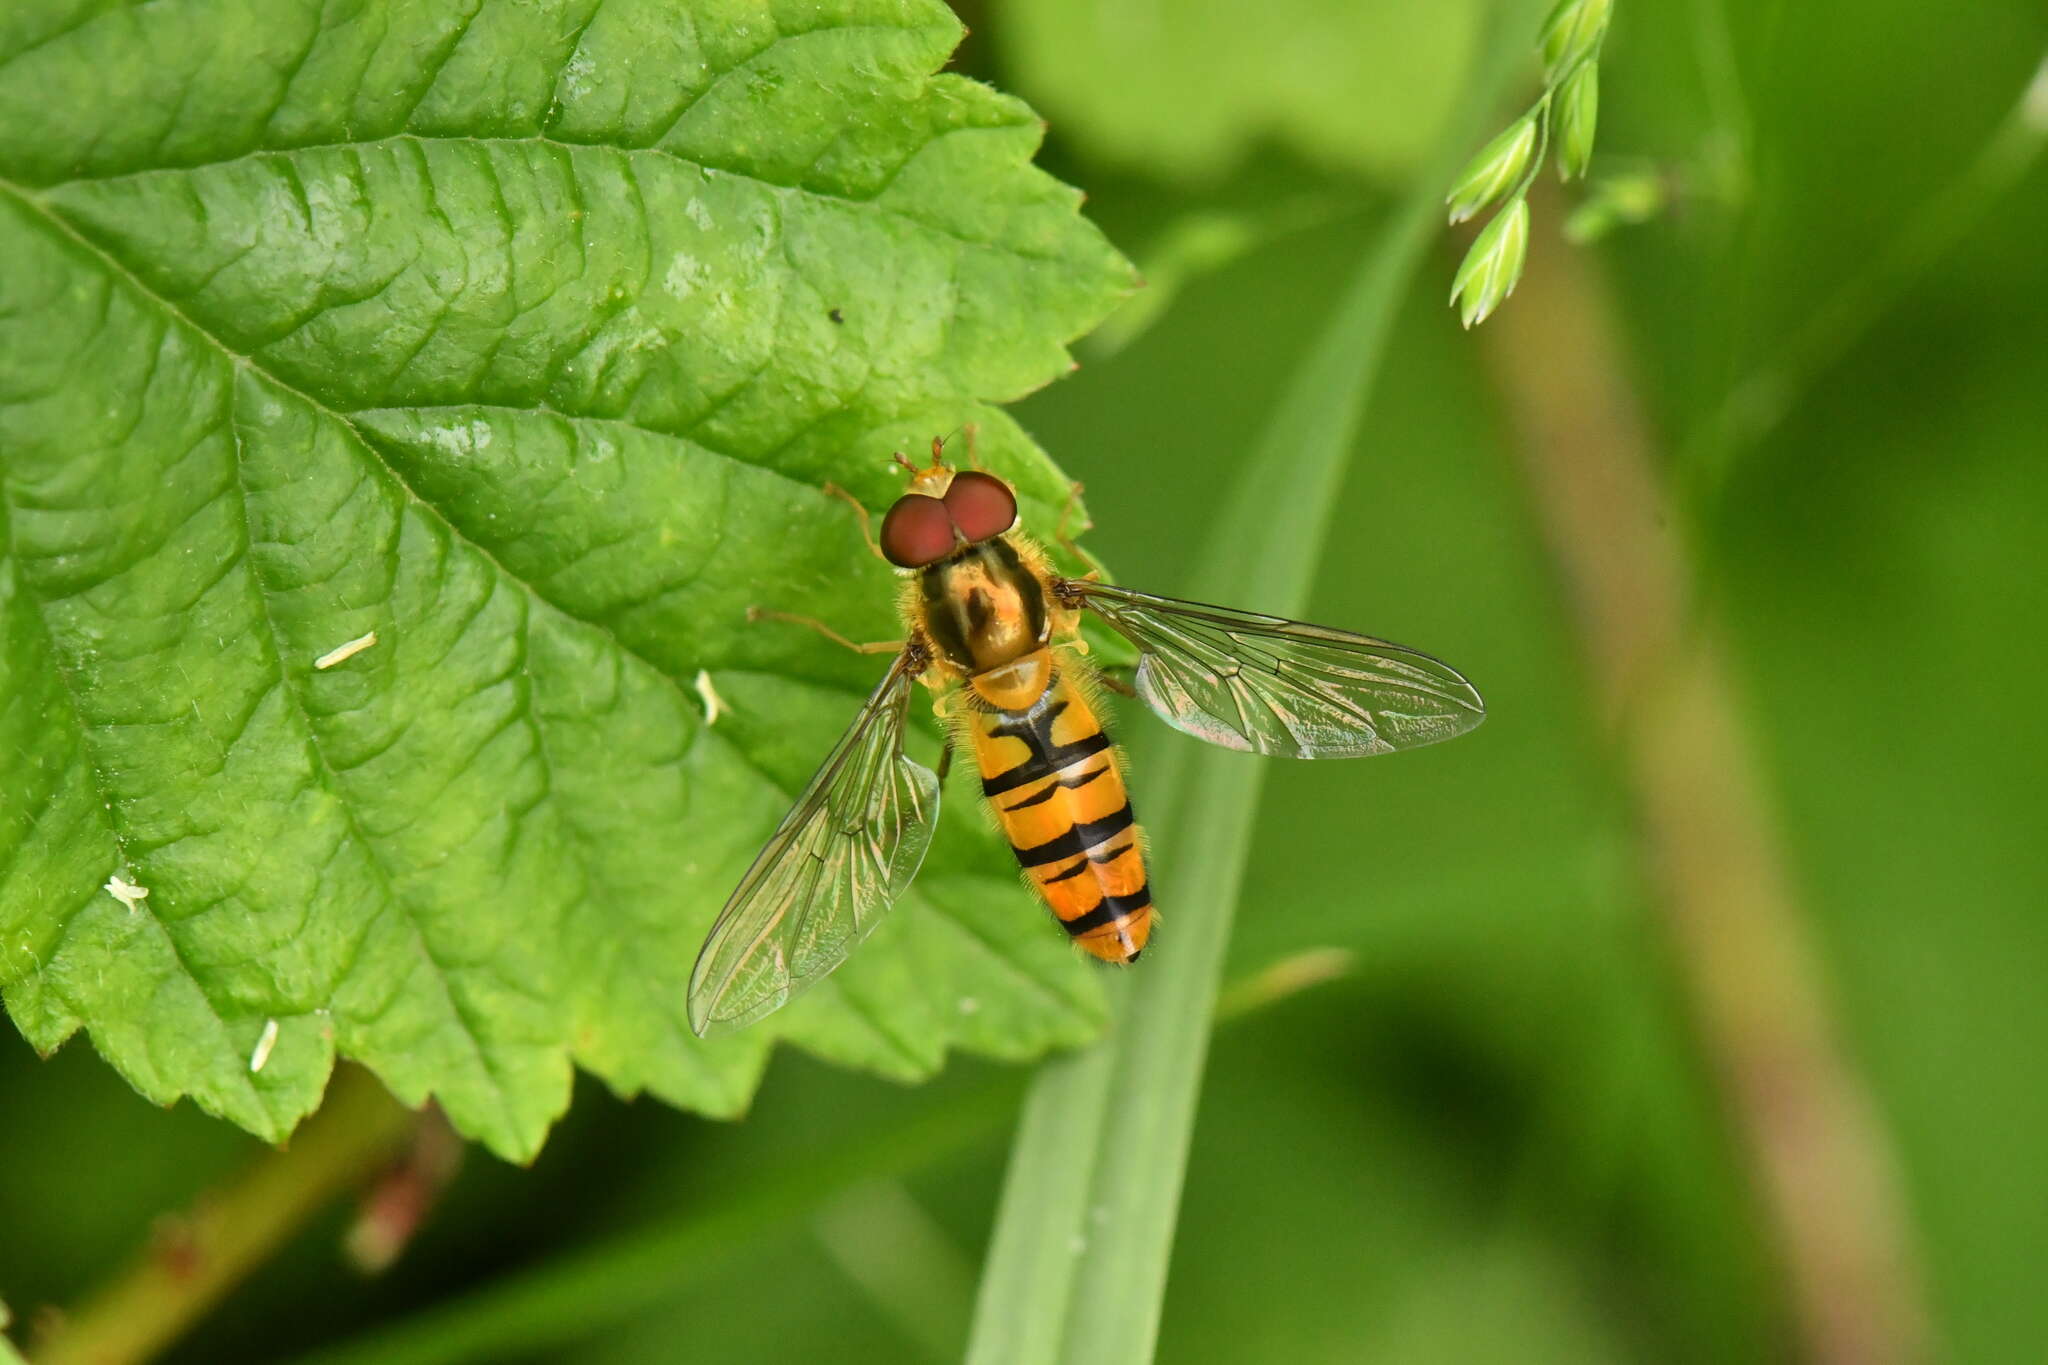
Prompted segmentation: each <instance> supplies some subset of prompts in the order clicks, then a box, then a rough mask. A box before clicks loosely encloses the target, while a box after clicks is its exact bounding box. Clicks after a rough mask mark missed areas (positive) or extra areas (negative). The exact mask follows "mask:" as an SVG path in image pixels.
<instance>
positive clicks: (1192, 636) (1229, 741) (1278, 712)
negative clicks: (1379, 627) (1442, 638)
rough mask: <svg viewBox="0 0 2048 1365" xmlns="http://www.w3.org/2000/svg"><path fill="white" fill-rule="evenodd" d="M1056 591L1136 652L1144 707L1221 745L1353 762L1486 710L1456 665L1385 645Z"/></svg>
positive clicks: (1270, 621) (1072, 586) (1297, 626)
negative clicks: (1078, 603)
mask: <svg viewBox="0 0 2048 1365" xmlns="http://www.w3.org/2000/svg"><path fill="white" fill-rule="evenodd" d="M1060 586H1061V590H1062V592H1063V593H1065V594H1067V595H1070V596H1078V597H1079V598H1081V599H1082V600H1083V601H1084V602H1086V603H1087V604H1088V606H1089V607H1091V608H1093V609H1094V610H1095V612H1096V613H1097V614H1098V615H1100V616H1101V617H1102V619H1103V620H1105V621H1107V622H1108V623H1109V624H1110V625H1112V626H1114V627H1115V628H1116V629H1117V631H1118V632H1119V633H1121V634H1122V635H1123V636H1124V637H1125V638H1127V639H1129V640H1130V642H1131V643H1132V644H1134V645H1136V646H1137V647H1138V649H1139V651H1140V657H1139V660H1138V677H1137V688H1138V695H1139V696H1140V697H1141V698H1143V699H1144V702H1145V704H1146V705H1147V706H1149V707H1151V708H1152V709H1153V710H1154V711H1156V712H1158V713H1159V716H1160V718H1161V719H1163V720H1164V721H1165V722H1166V723H1167V724H1168V725H1171V726H1173V727H1174V728H1175V729H1177V730H1181V731H1184V732H1186V733H1187V734H1191V735H1193V736H1195V738H1197V739H1206V740H1208V741H1209V742H1210V743H1211V744H1220V745H1222V746H1223V747H1224V748H1226V749H1246V750H1250V751H1251V752H1253V753H1260V754H1277V755H1280V756H1283V757H1288V758H1358V757H1361V756H1363V755H1366V754H1386V753H1392V752H1394V751H1395V750H1397V749H1413V748H1416V747H1418V746H1419V745H1423V744H1434V743H1436V742H1437V741H1438V740H1441V739H1449V738H1451V737H1452V736H1453V735H1462V734H1464V733H1465V732H1466V731H1467V730H1470V729H1471V728H1472V727H1473V726H1475V725H1477V724H1479V722H1480V721H1481V720H1483V719H1484V718H1485V716H1486V704H1485V703H1484V702H1482V701H1481V700H1480V699H1479V693H1478V692H1477V691H1476V690H1474V688H1473V686H1472V684H1471V683H1469V682H1466V681H1465V679H1464V676H1463V675H1462V674H1460V673H1459V672H1458V670H1456V669H1455V668H1452V667H1451V666H1450V665H1449V664H1446V663H1441V662H1439V661H1438V660H1436V659H1432V658H1430V657H1429V655H1427V654H1422V653H1418V652H1417V651H1415V650H1412V649H1407V648H1404V647H1403V646H1401V645H1396V644H1389V643H1388V642H1387V641H1385V640H1374V639H1371V638H1370V637H1368V636H1364V635H1353V634H1351V633H1350V632H1349V631H1343V630H1331V629H1329V628H1328V627H1327V626H1311V625H1306V624H1304V623H1302V622H1300V621H1289V620H1285V619H1283V618H1281V617H1278V616H1261V615H1258V614H1257V613H1255V612H1248V611H1232V610H1231V609H1229V608H1228V607H1210V606H1204V605H1202V604H1201V603H1199V602H1182V601H1179V600H1177V599H1175V598H1171V597H1154V596H1152V595H1151V594H1149V593H1142V592H1132V591H1131V590H1130V589H1128V588H1118V587H1112V586H1110V585H1109V584H1107V583H1091V582H1086V581H1083V580H1078V579H1074V580H1068V581H1066V582H1064V583H1062V584H1061V585H1060Z"/></svg>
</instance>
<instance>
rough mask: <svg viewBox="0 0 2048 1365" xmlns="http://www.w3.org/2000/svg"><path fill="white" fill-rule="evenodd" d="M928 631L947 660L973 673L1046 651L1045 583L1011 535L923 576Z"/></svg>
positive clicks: (922, 604)
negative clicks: (1032, 570)
mask: <svg viewBox="0 0 2048 1365" xmlns="http://www.w3.org/2000/svg"><path fill="white" fill-rule="evenodd" d="M918 587H919V594H918V607H919V614H920V615H921V616H922V618H923V626H924V632H925V635H926V637H927V638H928V639H930V641H931V643H932V648H934V649H935V650H937V651H938V653H939V655H940V656H941V657H942V658H944V659H945V661H946V662H947V663H949V664H951V665H952V666H953V667H954V668H956V669H958V670H959V671H960V672H961V673H964V674H966V675H967V676H968V677H970V678H972V677H974V676H976V675H977V674H983V673H990V672H993V671H995V670H998V669H1005V668H1007V667H1008V666H1009V665H1013V664H1016V663H1017V662H1018V661H1020V660H1022V659H1024V658H1025V657H1026V656H1027V655H1031V654H1034V653H1036V652H1038V651H1040V650H1042V649H1043V648H1044V646H1045V643H1046V639H1047V636H1048V631H1049V614H1050V613H1049V608H1048V604H1047V602H1046V596H1045V588H1044V586H1043V585H1042V584H1041V583H1040V582H1039V580H1038V578H1037V576H1036V575H1034V574H1033V573H1032V572H1031V570H1030V569H1029V568H1028V567H1027V566H1026V565H1025V563H1024V561H1023V559H1022V558H1021V557H1020V556H1019V555H1018V553H1017V549H1016V547H1015V546H1013V545H1012V544H1010V542H1009V539H1008V538H1007V537H998V538H996V539H994V540H991V541H987V542H985V543H983V544H980V545H975V546H972V547H970V548H968V549H966V550H963V551H962V552H961V553H959V554H957V555H954V556H953V557H951V558H948V559H945V560H942V561H940V562H939V563H937V564H933V565H931V566H930V567H929V568H926V569H924V570H923V571H921V573H920V575H919V583H918Z"/></svg>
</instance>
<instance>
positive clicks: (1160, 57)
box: [995, 0, 1482, 180]
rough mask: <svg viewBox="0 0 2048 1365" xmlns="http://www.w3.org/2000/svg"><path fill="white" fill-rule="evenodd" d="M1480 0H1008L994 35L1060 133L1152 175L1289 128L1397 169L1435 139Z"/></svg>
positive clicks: (1308, 144) (1302, 141) (1211, 165)
mask: <svg viewBox="0 0 2048 1365" xmlns="http://www.w3.org/2000/svg"><path fill="white" fill-rule="evenodd" d="M1481 8H1482V6H1481V5H1479V4H1478V3H1477V0H1439V2H1438V3H1435V4H1429V5H1374V4H1359V3H1357V0H1268V2H1267V3H1265V4H1262V5H1259V6H1258V7H1257V8H1256V10H1250V9H1247V7H1246V6H1245V5H1244V4H1243V3H1242V2H1241V0H1174V3H1172V4H1170V5H1165V4H1160V3H1158V0H1007V3H1005V4H1003V5H1002V6H1001V14H1000V18H999V22H998V23H997V25H996V27H995V33H996V37H997V39H998V41H999V42H1001V43H1003V44H1004V46H1005V52H1004V56H1005V58H1006V60H1007V61H1008V63H1009V65H1010V66H1011V67H1012V68H1013V69H1014V70H1015V71H1016V72H1017V78H1018V81H1019V84H1020V85H1021V87H1022V88H1023V90H1024V92H1025V94H1027V95H1028V96H1030V97H1031V98H1032V99H1033V100H1034V101H1036V102H1037V103H1039V104H1040V105H1042V106H1043V107H1044V108H1045V109H1046V110H1047V111H1048V112H1049V113H1050V114H1051V115H1052V116H1053V119H1054V121H1055V123H1056V125H1057V126H1058V127H1059V129H1060V134H1061V136H1062V138H1064V139H1068V140H1071V141H1073V142H1075V143H1077V144H1078V145H1079V146H1080V147H1081V148H1082V149H1083V150H1085V151H1087V152H1088V153H1090V154H1091V155H1093V156H1096V157H1098V158H1101V159H1103V160H1105V161H1108V162H1113V163H1116V164H1119V165H1124V166H1131V167H1135V168H1139V169H1142V170H1143V171H1144V172H1146V173H1147V174H1150V175H1167V176H1173V177H1182V178H1197V179H1201V178H1211V179H1213V178H1216V177H1220V176H1222V175H1225V174H1227V173H1228V172H1229V171H1230V170H1231V169H1232V168H1233V167H1234V166H1235V165H1237V164H1238V163H1239V162H1240V161H1242V160H1243V159H1244V158H1245V157H1246V156H1247V155H1249V154H1251V153H1253V152H1254V151H1255V150H1257V149H1258V148H1259V147H1260V146H1261V144H1262V143H1264V142H1267V141H1269V140H1279V141H1281V142H1284V143H1285V144H1286V145H1288V146H1289V147H1291V148H1293V149H1294V150H1296V151H1297V152H1299V153H1301V154H1302V155H1304V156H1307V157H1309V158H1311V159H1312V160H1315V161H1317V162H1320V163H1322V164H1325V165H1329V166H1333V167H1337V168H1339V169H1342V170H1347V171H1355V172H1360V173H1363V174H1365V175H1369V176H1373V177H1376V178H1381V179H1393V180H1398V179H1399V178H1401V177H1402V176H1403V175H1405V174H1406V173H1407V172H1408V171H1409V170H1411V169H1412V168H1413V167H1414V166H1415V164H1416V162H1417V161H1419V160H1420V159H1421V158H1422V156H1423V155H1424V154H1425V153H1426V152H1427V151H1428V150H1429V148H1430V147H1431V146H1432V145H1433V142H1434V139H1435V136H1436V130H1437V128H1438V127H1440V126H1441V125H1442V123H1443V120H1444V118H1445V117H1446V115H1448V114H1449V113H1450V111H1451V108H1452V106H1453V104H1454V103H1455V101H1456V99H1457V92H1458V85H1457V82H1458V76H1459V73H1461V72H1462V71H1463V70H1464V69H1465V67H1466V64H1467V60H1468V58H1469V56H1470V54H1471V51H1472V48H1473V44H1474V41H1475V39H1476V38H1477V37H1478V34H1479V15H1480V10H1481Z"/></svg>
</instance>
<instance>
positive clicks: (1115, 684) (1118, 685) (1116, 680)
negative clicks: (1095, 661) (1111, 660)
mask: <svg viewBox="0 0 2048 1365" xmlns="http://www.w3.org/2000/svg"><path fill="white" fill-rule="evenodd" d="M1127 671H1128V670H1126V669H1125V668H1124V666H1123V665H1122V664H1113V665H1110V666H1108V667H1103V668H1097V669H1096V670H1095V677H1096V679H1097V680H1098V681H1099V682H1101V684H1102V685H1103V686H1104V687H1106V688H1108V689H1109V690H1110V691H1112V692H1114V693H1116V694H1117V695H1118V696H1120V697H1135V696H1137V695H1138V689H1137V688H1135V687H1133V686H1131V685H1130V683H1129V682H1128V681H1126V680H1125V679H1124V678H1122V677H1120V676H1119V675H1120V674H1122V673H1125V672H1127Z"/></svg>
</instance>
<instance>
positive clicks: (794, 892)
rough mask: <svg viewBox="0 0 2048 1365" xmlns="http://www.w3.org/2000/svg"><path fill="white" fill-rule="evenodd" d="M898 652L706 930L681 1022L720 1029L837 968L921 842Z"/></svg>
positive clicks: (925, 837) (930, 814)
mask: <svg viewBox="0 0 2048 1365" xmlns="http://www.w3.org/2000/svg"><path fill="white" fill-rule="evenodd" d="M914 677H915V670H914V667H913V666H912V664H911V661H910V657H909V655H908V654H907V653H906V654H904V655H899V656H898V657H897V660H896V663H895V664H894V666H892V667H891V668H890V670H889V674H888V676H887V677H885V678H883V679H882V681H881V684H880V685H879V686H878V687H876V688H875V690H874V693H873V694H872V695H871V696H869V698H868V700H867V704H866V705H864V706H863V707H861V710H860V714H859V715H858V716H855V717H854V720H853V724H852V725H850V726H848V727H847V731H846V734H845V735H844V736H842V737H841V739H840V741H839V744H838V746H837V747H835V748H834V749H833V750H832V753H831V755H830V756H829V757H828V758H826V760H825V763H824V766H822V767H820V768H819V769H818V772H817V775H816V776H815V777H813V778H812V779H811V781H810V785H809V786H807V787H805V788H804V790H803V793H802V795H800V796H798V797H797V799H796V805H795V806H793V807H792V808H791V809H790V812H789V814H788V815H786V816H784V817H783V819H782V823H781V824H780V825H778V826H776V828H775V833H774V834H773V835H771V836H770V837H769V840H768V843H767V844H766V845H765V846H764V847H763V848H762V849H761V852H760V854H759V856H757V857H756V858H755V859H754V864H753V866H752V867H749V868H748V869H747V875H746V876H744V877H742V878H740V884H739V888H738V889H737V890H735V891H734V892H733V893H732V899H731V900H728V901H727V902H726V903H725V909H724V910H723V911H721V912H720V913H719V916H718V922H717V923H715V924H713V925H712V926H711V933H710V935H709V937H707V938H706V939H705V940H704V947H703V949H702V951H700V952H699V953H698V954H697V966H696V968H695V970H693V971H692V972H691V973H690V1001H689V1003H690V1026H691V1027H692V1028H694V1029H695V1030H696V1031H697V1033H698V1034H699V1035H700V1036H702V1037H711V1036H713V1035H715V1034H720V1033H729V1032H731V1031H732V1030H734V1029H737V1028H741V1027H743V1026H745V1025H747V1024H751V1023H752V1022H754V1020H756V1019H759V1018H760V1017H761V1016H762V1015H764V1014H768V1013H770V1012H772V1011H774V1010H777V1009H780V1008H781V1007H782V1006H783V1005H785V1004H787V1003H788V1002H789V1001H790V999H791V998H792V997H794V996H796V995H798V994H799V993H801V992H802V991H803V990H804V989H806V988H807V987H809V986H812V985H814V984H816V983H817V982H818V981H819V980H821V979H822V978H823V977H824V976H825V975H826V974H827V973H829V972H830V971H831V970H832V969H833V968H834V967H837V966H838V965H839V964H840V963H841V962H844V961H845V960H846V955H847V954H848V953H850V952H852V951H853V949H854V946H855V945H856V944H858V943H859V942H860V941H861V940H862V939H863V938H866V937H867V935H868V933H869V931H871V930H872V929H873V928H874V927H875V925H876V924H877V923H879V922H880V920H881V918H882V912H883V911H885V910H887V909H888V908H889V905H890V903H891V902H893V901H894V900H895V899H896V898H897V897H898V896H899V895H901V894H902V893H903V890H904V888H905V887H907V886H908V885H909V884H910V879H911V878H912V877H914V876H916V875H917V869H918V865H919V864H921V863H922V862H923V861H924V855H925V850H926V849H927V848H929V847H930V846H931V841H932V829H933V826H934V824H935V822H936V821H937V819H938V814H939V779H938V776H937V775H936V774H935V773H933V772H932V770H931V769H929V768H927V767H925V766H924V765H923V764H921V763H917V762H914V761H912V760H911V759H909V758H907V757H905V756H904V754H903V722H904V716H905V714H906V713H907V711H908V708H909V700H910V685H911V682H912V681H913V679H914Z"/></svg>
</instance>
